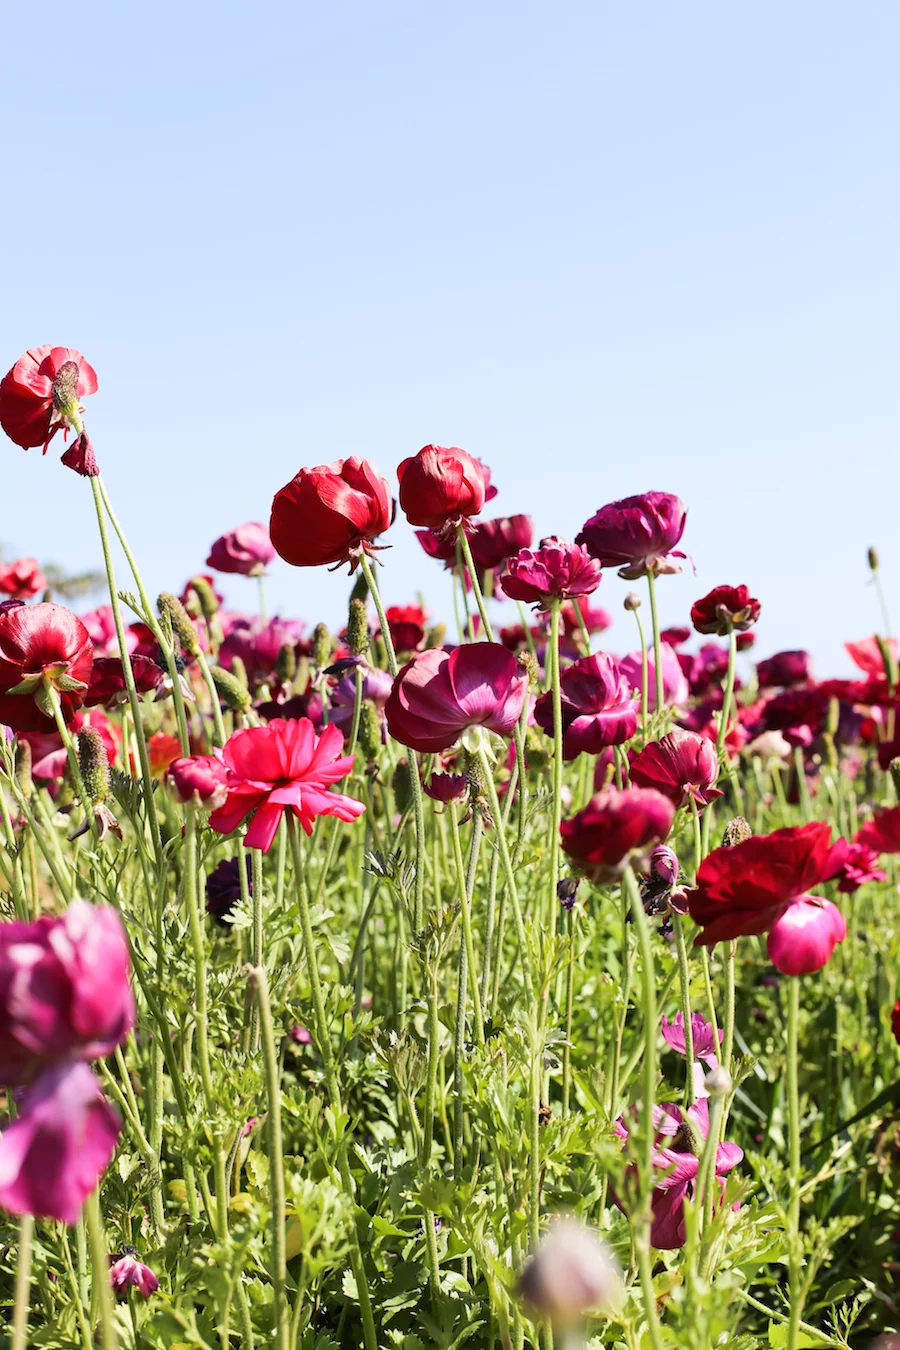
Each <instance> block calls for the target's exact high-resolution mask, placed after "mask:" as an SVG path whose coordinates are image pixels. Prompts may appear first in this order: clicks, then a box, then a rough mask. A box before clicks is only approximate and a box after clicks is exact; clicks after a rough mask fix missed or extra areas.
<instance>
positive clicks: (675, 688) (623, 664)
mask: <svg viewBox="0 0 900 1350" xmlns="http://www.w3.org/2000/svg"><path fill="white" fill-rule="evenodd" d="M660 657H661V660H662V672H663V699H664V700H665V703H666V706H667V707H678V706H680V705H681V704H682V703H686V702H687V700H688V697H689V696H690V689H689V688H688V682H687V680H686V679H685V677H684V674H683V673H682V669H681V666H680V664H679V662H678V656H677V654H676V652H675V649H674V648H673V647H670V646H669V645H668V643H666V642H663V643H661V644H660ZM619 670H620V671H621V672H622V674H623V675H624V676H625V678H626V680H627V681H628V683H629V684H630V685H631V687H632V689H633V690H634V691H635V693H636V694H639V693H640V692H641V679H642V675H641V653H640V652H629V653H628V655H627V656H623V657H622V659H621V661H620V662H619ZM647 707H648V708H650V710H651V711H655V709H656V656H655V653H654V652H653V651H652V650H651V651H648V653H647Z"/></svg>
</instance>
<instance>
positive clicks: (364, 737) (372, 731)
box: [356, 703, 381, 763]
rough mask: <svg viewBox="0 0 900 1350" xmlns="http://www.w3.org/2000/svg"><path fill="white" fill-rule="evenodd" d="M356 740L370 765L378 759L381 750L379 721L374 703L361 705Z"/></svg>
mask: <svg viewBox="0 0 900 1350" xmlns="http://www.w3.org/2000/svg"><path fill="white" fill-rule="evenodd" d="M356 739H357V743H358V745H359V748H360V750H362V752H363V754H364V755H365V757H366V759H367V760H368V761H369V762H370V763H371V761H372V760H373V759H377V758H378V752H379V751H380V749H381V719H380V717H379V716H378V709H377V708H376V707H375V704H374V703H363V705H362V707H361V708H360V710H359V731H358V732H357V733H356Z"/></svg>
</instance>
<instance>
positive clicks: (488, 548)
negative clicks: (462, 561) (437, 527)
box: [454, 498, 534, 572]
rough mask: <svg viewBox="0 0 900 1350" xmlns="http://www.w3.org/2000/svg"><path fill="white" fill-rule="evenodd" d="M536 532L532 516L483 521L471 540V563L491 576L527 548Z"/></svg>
mask: <svg viewBox="0 0 900 1350" xmlns="http://www.w3.org/2000/svg"><path fill="white" fill-rule="evenodd" d="M485 500H487V498H485ZM533 531H534V526H533V525H532V523H531V516H524V515H517V516H498V517H497V518H496V519H495V520H480V521H479V522H478V524H477V525H475V526H474V528H473V530H472V533H471V535H470V537H469V547H470V549H471V550H472V561H473V562H474V564H475V566H476V567H477V568H478V570H479V571H481V572H489V571H491V570H492V569H493V568H495V567H499V566H500V564H501V563H503V562H505V561H506V559H507V558H511V557H512V556H513V554H514V553H518V551H519V549H522V548H528V546H529V544H530V543H531V539H532V534H533ZM454 557H455V550H454Z"/></svg>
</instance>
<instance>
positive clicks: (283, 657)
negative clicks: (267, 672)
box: [275, 642, 297, 684]
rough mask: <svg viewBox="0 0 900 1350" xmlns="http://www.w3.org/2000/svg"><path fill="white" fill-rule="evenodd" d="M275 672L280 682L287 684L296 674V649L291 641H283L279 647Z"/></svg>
mask: <svg viewBox="0 0 900 1350" xmlns="http://www.w3.org/2000/svg"><path fill="white" fill-rule="evenodd" d="M275 673H276V674H277V676H278V678H279V680H280V681H281V683H282V684H289V683H290V681H291V680H292V679H293V678H294V676H295V675H296V674H297V649H296V647H295V646H294V644H293V642H285V643H284V644H283V645H282V646H281V647H279V649H278V656H277V657H276V660H275Z"/></svg>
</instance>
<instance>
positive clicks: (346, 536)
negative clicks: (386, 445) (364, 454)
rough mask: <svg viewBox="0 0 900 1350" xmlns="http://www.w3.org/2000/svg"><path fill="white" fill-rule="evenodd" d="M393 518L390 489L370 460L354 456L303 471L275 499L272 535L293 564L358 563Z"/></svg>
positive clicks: (277, 549) (277, 493)
mask: <svg viewBox="0 0 900 1350" xmlns="http://www.w3.org/2000/svg"><path fill="white" fill-rule="evenodd" d="M392 516H393V502H392V500H391V490H390V487H389V486H388V484H387V482H386V480H385V479H384V478H382V477H381V475H380V474H379V473H378V472H377V470H376V469H375V467H374V466H373V465H372V464H370V463H369V462H368V460H365V459H360V458H359V457H358V456H357V455H352V456H351V457H350V459H336V460H335V461H334V463H333V464H319V465H317V466H316V468H314V469H301V470H300V472H299V473H298V474H297V476H296V478H292V479H291V481H290V482H289V483H287V484H286V485H285V486H284V487H283V488H282V489H281V491H280V492H276V494H275V499H274V501H273V502H272V517H271V520H270V522H269V534H270V536H271V540H272V543H273V545H274V546H275V551H276V552H277V553H278V555H279V557H281V558H284V560H285V562H289V563H291V564H292V565H293V566H294V567H321V566H325V565H327V564H331V563H335V564H338V563H343V562H351V563H354V564H355V562H356V560H357V559H358V557H359V555H360V553H361V552H371V550H372V549H373V548H374V547H375V545H373V543H372V540H373V539H377V538H378V536H379V535H380V534H383V533H384V531H385V530H386V529H387V528H388V526H389V525H390V523H391V519H392Z"/></svg>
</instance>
